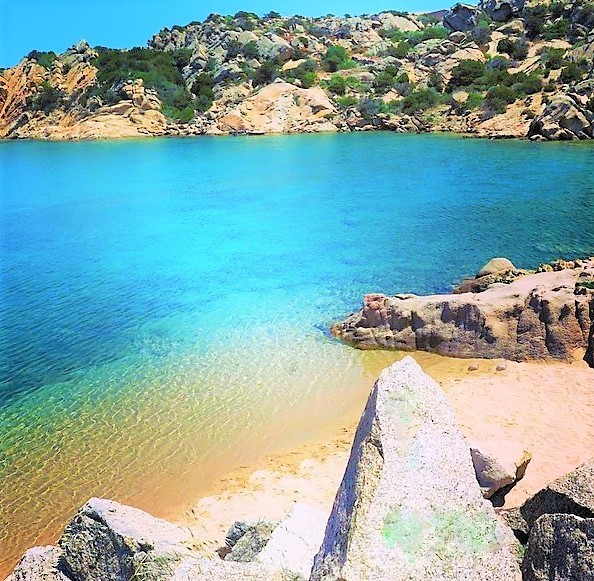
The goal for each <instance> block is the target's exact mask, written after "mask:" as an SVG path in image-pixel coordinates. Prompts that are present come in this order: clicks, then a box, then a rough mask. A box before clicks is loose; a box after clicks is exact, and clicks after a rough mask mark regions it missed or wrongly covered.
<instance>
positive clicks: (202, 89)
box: [191, 73, 215, 111]
mask: <svg viewBox="0 0 594 581" xmlns="http://www.w3.org/2000/svg"><path fill="white" fill-rule="evenodd" d="M214 85H215V81H214V78H213V76H212V75H211V74H209V73H201V74H200V75H198V76H197V77H196V80H195V81H194V83H193V84H192V88H191V91H192V93H193V94H194V95H195V96H196V99H195V100H194V106H195V107H196V109H198V110H199V111H207V110H208V109H210V108H211V107H212V103H213V101H214V99H215V93H214V90H213V87H214Z"/></svg>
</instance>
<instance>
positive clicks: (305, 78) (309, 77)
mask: <svg viewBox="0 0 594 581" xmlns="http://www.w3.org/2000/svg"><path fill="white" fill-rule="evenodd" d="M316 69H317V65H316V63H315V62H314V61H313V60H311V59H307V60H306V61H305V62H303V63H301V64H300V65H299V66H298V67H296V68H294V69H289V70H288V71H285V72H284V73H283V75H284V76H283V78H284V79H286V80H287V81H289V82H290V83H294V82H295V81H296V80H299V81H300V82H301V86H302V87H303V88H304V89H309V88H310V87H313V86H314V85H315V84H316V83H317V82H318V75H317V74H316Z"/></svg>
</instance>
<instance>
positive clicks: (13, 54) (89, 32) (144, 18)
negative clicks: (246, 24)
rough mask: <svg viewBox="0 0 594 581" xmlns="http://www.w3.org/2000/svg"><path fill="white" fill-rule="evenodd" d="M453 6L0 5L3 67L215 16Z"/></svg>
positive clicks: (270, 2) (218, 0)
mask: <svg viewBox="0 0 594 581" xmlns="http://www.w3.org/2000/svg"><path fill="white" fill-rule="evenodd" d="M451 3H452V4H453V3H455V2H454V0H452V1H451ZM449 4H450V2H447V0H446V2H445V3H444V2H442V1H441V0H368V1H365V2H363V1H361V0H327V1H324V2H322V1H320V0H300V1H299V0H165V1H164V0H144V1H143V0H107V1H105V0H104V1H101V0H95V1H94V2H93V1H88V0H87V1H85V0H83V1H82V2H81V1H80V0H0V67H10V66H14V65H16V64H17V63H18V62H19V61H20V60H21V59H22V58H23V57H24V56H25V55H27V54H28V53H29V52H31V51H32V50H34V49H36V50H42V51H49V50H53V51H54V52H57V53H60V52H64V50H66V49H67V48H68V47H69V46H72V45H73V44H75V43H76V42H78V41H79V40H81V39H85V40H86V41H87V42H88V43H89V44H90V45H91V46H97V45H101V46H108V47H110V48H131V47H133V46H146V43H147V41H148V40H149V38H150V37H151V36H153V34H156V33H157V32H159V30H161V29H162V28H164V27H165V26H167V27H169V28H171V26H173V25H174V24H179V25H182V26H183V25H184V24H187V23H189V22H191V21H192V20H203V19H204V18H206V17H207V16H208V15H209V14H210V13H211V12H216V13H219V14H235V13H236V12H239V11H240V10H246V11H249V12H255V13H256V14H259V15H263V14H266V13H268V12H270V11H272V10H274V11H276V12H280V13H281V14H282V15H283V16H291V15H293V14H301V15H302V16H321V15H324V14H336V15H344V14H345V13H347V14H353V15H355V14H364V13H369V14H371V13H374V12H381V11H382V10H402V11H409V12H419V11H431V10H439V9H442V8H448V7H449Z"/></svg>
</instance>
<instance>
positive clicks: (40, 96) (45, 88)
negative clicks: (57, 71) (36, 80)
mask: <svg viewBox="0 0 594 581" xmlns="http://www.w3.org/2000/svg"><path fill="white" fill-rule="evenodd" d="M62 96H63V94H62V92H61V91H60V90H59V89H56V87H54V86H53V85H51V84H50V82H49V81H42V82H41V85H39V89H38V90H37V94H36V95H35V97H34V98H33V109H34V110H35V111H43V112H44V113H45V114H46V115H48V114H49V113H51V112H52V111H54V110H55V109H56V108H57V107H58V105H59V103H60V101H61V99H62Z"/></svg>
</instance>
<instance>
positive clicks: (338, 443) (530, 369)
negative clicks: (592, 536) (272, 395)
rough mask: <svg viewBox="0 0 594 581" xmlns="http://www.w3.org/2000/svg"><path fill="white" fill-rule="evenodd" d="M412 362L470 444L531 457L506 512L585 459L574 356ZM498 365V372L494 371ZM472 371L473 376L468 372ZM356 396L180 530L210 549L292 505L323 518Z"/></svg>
mask: <svg viewBox="0 0 594 581" xmlns="http://www.w3.org/2000/svg"><path fill="white" fill-rule="evenodd" d="M412 355H413V357H415V359H416V360H417V361H418V362H419V364H420V365H421V366H422V367H423V369H424V370H425V371H426V372H427V373H428V374H429V375H431V376H432V377H433V378H434V379H435V380H436V381H437V382H438V383H439V384H440V385H441V386H442V388H443V389H444V391H445V392H446V393H447V394H448V397H449V398H450V401H451V402H452V405H453V407H454V409H455V411H456V414H457V416H458V421H459V423H460V427H461V429H462V431H463V432H464V434H465V435H466V436H467V438H469V440H472V441H473V442H476V443H478V444H479V445H480V444H481V443H483V444H484V445H488V446H489V448H490V449H491V450H493V449H494V450H497V449H498V448H504V447H505V442H506V441H511V442H515V443H518V444H521V445H522V446H524V447H525V448H526V449H528V450H529V451H530V452H531V453H532V461H531V463H530V465H529V466H528V470H527V472H526V476H525V478H524V479H523V480H522V481H521V482H520V483H518V485H517V486H516V487H515V488H514V489H513V490H512V491H511V492H510V493H509V494H508V495H507V497H506V504H505V506H506V507H512V506H518V505H520V504H521V503H522V502H523V501H524V500H525V499H526V498H528V497H529V496H531V495H532V494H534V493H535V492H537V491H538V490H540V489H541V488H542V487H543V486H544V485H546V484H547V483H548V482H550V481H551V480H554V479H555V478H558V477H559V476H562V475H563V474H565V473H567V472H568V471H570V470H572V469H574V468H575V467H577V466H578V465H580V464H581V463H583V462H584V461H586V460H587V459H588V458H590V457H591V456H592V454H593V453H594V370H592V369H590V368H589V367H588V366H587V365H586V364H585V363H584V362H583V361H582V360H581V354H580V353H576V361H575V362H574V363H572V364H564V363H532V362H530V363H515V362H509V361H505V362H504V361H503V360H479V359H473V360H461V359H451V358H446V357H440V356H436V355H430V354H427V353H413V354H412ZM403 356H404V355H403V354H395V353H386V354H385V357H384V358H378V357H377V356H375V357H370V358H369V369H368V371H370V372H372V373H374V374H375V375H377V374H378V373H379V371H380V370H381V369H382V368H383V367H384V366H386V365H388V364H390V363H391V362H393V361H395V360H397V359H400V358H401V357H403ZM501 363H505V365H506V369H504V370H502V371H496V369H497V367H498V365H500V364H501ZM473 364H474V365H476V366H478V369H477V370H475V371H470V370H469V367H470V366H471V365H473ZM360 395H361V398H360V402H358V403H357V404H356V405H354V406H353V408H352V409H351V410H350V412H349V413H347V414H344V415H343V416H341V417H339V418H337V419H336V422H335V423H333V424H332V425H326V426H324V427H322V428H321V429H320V431H319V432H318V433H317V434H315V435H312V437H311V441H309V442H308V443H306V444H304V445H302V446H300V447H298V448H296V449H292V450H291V449H287V450H286V452H283V453H281V454H276V455H274V456H268V457H264V458H261V459H260V461H259V462H258V463H257V464H255V465H250V466H244V467H242V468H241V469H239V470H236V471H234V472H233V473H231V474H229V475H228V476H227V477H225V478H223V479H221V480H220V481H218V482H217V483H216V485H214V486H213V487H212V490H213V493H212V494H210V495H209V496H204V497H203V498H201V499H200V500H199V501H198V502H197V503H196V504H195V505H194V507H193V508H191V509H190V510H188V511H187V512H186V514H185V517H184V518H183V519H181V522H183V523H184V524H185V525H187V526H189V527H191V529H192V531H193V533H194V535H195V537H196V538H197V539H198V540H200V541H202V542H203V543H204V545H205V546H207V547H209V548H212V549H214V550H216V549H217V548H219V547H220V546H221V545H223V542H224V538H225V533H226V531H227V529H228V528H229V526H230V525H231V524H232V523H233V522H234V521H236V520H255V519H260V518H263V519H281V518H282V517H283V516H284V515H285V514H287V512H288V511H289V510H290V509H291V507H292V505H293V504H294V503H295V502H298V501H299V502H306V503H308V504H312V505H316V506H318V507H320V508H322V509H325V510H327V511H328V512H329V511H330V509H331V507H332V503H333V501H334V496H335V494H336V490H337V489H338V486H339V484H340V481H341V479H342V475H343V473H344V469H345V467H346V463H347V461H348V457H349V453H350V448H351V444H352V440H353V436H354V432H355V429H356V426H357V423H358V420H359V416H360V414H361V412H362V410H363V407H364V405H365V400H366V398H367V395H368V392H367V393H363V392H362V393H361V394H360ZM178 520H180V519H178Z"/></svg>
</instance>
